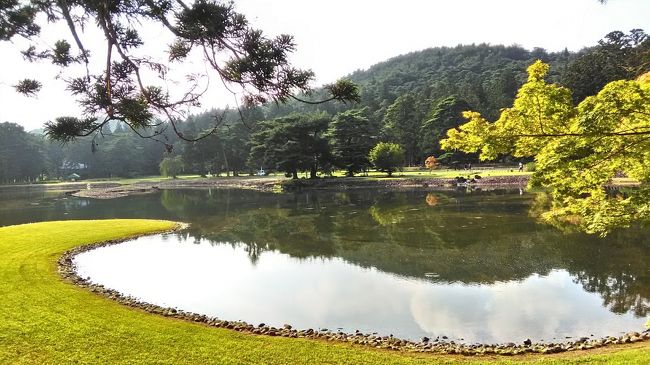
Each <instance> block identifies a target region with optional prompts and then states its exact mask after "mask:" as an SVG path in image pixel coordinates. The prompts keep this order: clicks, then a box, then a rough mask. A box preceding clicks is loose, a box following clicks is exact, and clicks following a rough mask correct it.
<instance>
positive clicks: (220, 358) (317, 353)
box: [0, 220, 650, 365]
mask: <svg viewBox="0 0 650 365" xmlns="http://www.w3.org/2000/svg"><path fill="white" fill-rule="evenodd" d="M173 226H174V223H171V222H164V221H150V220H105V221H66V222H46V223H36V224H27V225H20V226H10V227H1V228H0V252H1V254H0V364H22V363H30V364H47V363H51V364H71V363H97V364H114V363H123V364H139V363H160V364H180V363H187V364H209V363H212V364H315V363H327V364H382V365H384V364H440V363H469V364H479V363H499V364H503V363H521V362H525V363H533V364H564V363H568V364H644V363H646V364H647V363H650V346H648V345H647V344H646V343H641V344H634V345H632V346H627V347H616V348H610V349H601V350H599V351H597V352H583V353H580V354H577V353H568V354H560V355H547V356H543V355H537V356H530V357H515V358H465V357H452V356H417V355H405V354H400V353H394V352H387V351H378V350H372V349H367V348H360V347H353V346H350V345H346V344H333V343H326V342H322V341H311V340H304V339H288V338H276V337H265V336H254V335H248V334H243V333H239V332H234V331H230V330H226V329H218V328H210V327H206V326H203V325H198V324H194V323H188V322H183V321H179V320H175V319H169V318H165V317H161V316H156V315H152V314H149V313H146V312H142V311H139V310H135V309H131V308H128V307H125V306H122V305H120V304H118V303H116V302H113V301H111V300H108V299H105V298H103V297H100V296H98V295H95V294H93V293H92V292H89V291H87V290H85V289H81V288H78V287H75V286H73V285H71V284H69V283H67V282H65V281H63V280H62V279H61V278H60V277H59V275H58V273H57V267H56V261H57V259H58V257H59V256H60V255H61V253H62V252H64V251H66V250H68V249H70V248H72V247H75V246H78V245H82V244H85V243H91V242H99V241H104V240H108V239H116V238H124V237H130V236H134V235H138V234H143V233H148V232H157V231H162V230H168V229H171V228H172V227H173ZM219 279H220V278H215V280H219ZM223 280H232V279H231V278H230V279H229V278H223Z"/></svg>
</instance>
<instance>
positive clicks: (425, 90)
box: [0, 30, 650, 183]
mask: <svg viewBox="0 0 650 365" xmlns="http://www.w3.org/2000/svg"><path fill="white" fill-rule="evenodd" d="M649 54H650V39H648V36H647V35H646V34H645V33H644V32H643V31H641V30H633V31H631V32H629V33H622V32H612V33H610V34H608V35H607V36H606V37H605V38H604V39H603V40H601V41H600V42H599V44H597V45H595V46H593V47H590V48H585V49H583V50H581V51H579V52H569V51H567V50H565V51H563V52H547V51H545V50H544V49H541V48H535V49H533V50H526V49H524V48H522V47H519V46H516V45H513V46H501V45H488V44H479V45H460V46H457V47H437V48H431V49H426V50H423V51H418V52H413V53H409V54H405V55H401V56H398V57H395V58H392V59H389V60H387V61H385V62H382V63H379V64H376V65H374V66H372V67H370V68H369V69H367V70H359V71H356V72H354V73H352V74H351V75H349V76H348V77H347V79H349V80H351V81H353V82H354V83H356V84H357V85H358V86H359V89H360V92H361V102H360V103H356V104H349V103H348V104H344V103H337V102H330V103H326V104H320V105H311V104H308V103H301V102H299V101H291V102H288V103H286V104H275V103H273V104H267V105H264V106H261V107H254V108H248V109H242V110H237V109H234V110H233V109H228V110H216V109H215V110H209V111H206V112H205V113H202V114H198V115H191V116H189V117H188V118H187V119H186V120H185V121H184V122H183V123H182V124H181V128H182V135H184V136H186V137H190V138H191V137H192V136H199V135H202V134H203V133H204V132H205V131H206V130H208V129H210V128H213V126H214V124H215V121H216V122H217V123H218V130H217V132H216V133H214V134H212V135H210V136H209V137H207V138H205V139H202V140H200V141H196V142H186V141H181V140H179V138H178V136H176V135H175V134H173V133H169V134H161V135H159V136H157V139H158V140H157V141H154V140H151V139H143V138H140V137H138V136H137V135H136V134H134V133H132V131H131V130H130V129H128V128H127V127H126V125H123V124H119V123H115V124H112V125H111V126H110V127H109V128H106V129H104V133H102V134H101V135H99V136H95V137H93V138H91V137H87V138H80V139H78V140H76V141H75V142H74V143H68V144H66V145H60V144H58V143H56V142H50V141H48V140H47V138H45V136H43V135H42V132H39V131H33V132H31V133H27V132H26V131H24V130H23V129H22V127H20V126H19V125H17V124H14V123H9V122H7V123H2V124H0V182H1V183H15V182H29V181H35V180H38V179H60V178H65V177H66V176H69V175H71V174H78V175H80V176H81V177H83V178H90V177H134V176H143V175H153V174H158V173H159V172H160V171H161V166H165V168H164V169H163V170H165V171H164V172H165V173H167V174H169V175H176V174H177V173H181V172H184V173H193V174H201V175H208V174H227V175H230V174H234V175H238V174H252V173H255V172H256V171H257V170H260V169H264V170H266V171H281V172H284V173H286V174H287V176H293V177H297V176H298V175H297V173H298V172H300V171H306V172H309V173H310V176H311V177H316V176H317V175H318V173H328V172H330V171H332V170H333V169H337V168H338V169H344V170H346V171H347V172H348V174H354V173H358V172H361V171H364V170H366V169H368V168H370V167H371V166H370V162H369V161H368V152H369V151H370V149H371V148H372V147H373V146H374V145H376V144H377V143H378V142H392V143H396V144H399V145H400V146H401V148H403V149H404V152H405V161H404V164H406V165H410V166H419V165H422V164H423V162H424V159H425V158H426V157H427V156H431V155H433V156H436V158H438V159H439V160H440V162H441V163H443V164H448V165H453V164H458V163H466V162H474V161H476V158H477V157H476V156H475V155H471V154H462V153H449V152H447V153H445V152H444V151H442V150H441V149H440V146H439V141H440V139H442V138H443V137H444V136H445V134H446V131H447V130H448V129H450V128H454V127H456V126H458V125H460V124H462V123H463V122H464V119H463V118H462V116H461V112H462V111H464V110H474V111H478V112H480V113H481V114H482V115H484V116H486V117H488V118H489V119H494V118H496V117H497V116H498V115H499V112H500V110H501V109H502V108H505V107H508V106H510V105H511V104H512V101H513V99H514V98H515V95H516V93H517V90H518V89H519V87H520V86H521V85H522V84H523V83H524V81H525V80H526V68H527V67H528V66H529V65H530V64H532V63H533V62H534V61H535V60H538V59H539V60H542V61H544V62H545V63H548V64H549V65H550V72H549V81H551V82H556V83H559V84H562V85H565V86H567V87H568V88H569V89H571V90H572V92H573V97H574V101H575V102H579V101H581V100H582V99H584V98H585V97H587V96H589V95H593V94H595V93H596V92H597V91H598V90H600V89H601V88H602V87H603V86H604V85H605V84H606V83H608V82H610V81H613V80H618V79H630V78H634V77H636V76H637V75H639V74H641V73H643V72H647V71H648V67H650V66H649V65H648V59H649V58H650V56H649ZM319 93H320V92H319V91H317V92H316V93H315V94H316V95H311V96H312V97H318V96H322V95H318V94H319ZM322 94H323V95H325V91H324V90H323V91H322ZM503 159H506V160H508V159H511V158H510V157H509V156H504V157H503ZM164 160H166V161H164ZM172 160H173V161H174V162H175V163H174V164H171V163H170V162H171V161H172ZM161 163H162V164H161ZM171 166H174V168H173V169H172V168H168V167H171ZM168 170H169V171H168ZM172 170H174V171H172Z"/></svg>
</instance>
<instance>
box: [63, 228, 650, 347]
mask: <svg viewBox="0 0 650 365" xmlns="http://www.w3.org/2000/svg"><path fill="white" fill-rule="evenodd" d="M182 227H183V226H181V225H179V226H178V227H177V228H175V229H174V230H172V231H176V230H179V229H181V228H182ZM147 235H148V234H147ZM142 236H145V235H140V236H133V237H128V238H126V239H119V240H109V241H104V242H98V243H94V244H89V245H83V246H78V247H75V248H73V249H71V250H68V251H66V252H64V253H63V255H62V256H61V257H60V258H59V260H58V270H59V273H60V274H61V276H62V277H63V278H64V279H66V280H67V281H69V282H71V283H73V284H75V285H77V286H80V287H82V288H86V289H87V290H90V291H91V292H93V293H96V294H99V295H101V296H104V297H106V298H108V299H111V300H114V301H117V302H118V303H120V304H123V305H126V306H128V307H132V308H137V309H141V310H144V311H147V312H149V313H153V314H157V315H162V316H165V317H172V318H176V319H181V320H186V321H189V322H195V323H202V324H204V325H207V326H210V327H218V328H226V329H231V330H235V331H239V332H244V333H250V334H257V335H265V336H280V337H288V338H306V339H316V340H325V341H336V342H345V343H351V344H355V345H361V346H365V347H373V348H378V349H386V350H394V351H404V352H413V353H431V354H458V355H465V356H476V355H502V356H513V355H521V354H531V353H539V354H555V353H561V352H567V351H580V350H589V349H594V348H600V347H604V346H613V345H618V344H627V343H635V342H641V341H647V340H650V329H646V330H645V331H643V332H641V333H639V332H629V333H626V334H625V335H623V336H618V337H614V336H607V337H604V338H589V337H581V338H579V339H577V340H574V341H568V342H560V343H533V342H531V341H530V340H525V341H524V342H523V343H522V344H515V343H512V342H511V343H505V344H467V343H457V342H454V341H448V339H447V338H446V337H444V336H443V337H442V338H439V337H438V338H435V339H430V338H428V337H423V338H422V339H421V340H420V341H419V342H415V341H411V340H404V339H399V338H396V337H393V335H390V336H378V335H375V334H364V333H361V332H360V331H358V330H357V331H356V332H355V333H345V332H341V331H337V332H333V331H330V330H327V329H320V330H314V329H311V328H310V329H306V330H297V329H294V328H293V327H292V326H291V325H289V324H285V325H284V326H283V327H281V328H276V327H272V326H268V325H266V324H264V323H260V324H259V325H257V326H255V325H252V324H249V323H246V322H243V321H228V320H222V319H219V318H216V317H210V316H207V315H204V314H198V313H192V312H186V311H183V310H178V309H176V308H165V307H161V306H158V305H155V304H150V303H146V302H143V301H140V300H139V299H137V298H135V297H132V296H128V295H124V294H122V293H120V292H118V291H116V290H113V289H109V288H106V287H104V286H103V285H100V284H94V283H92V282H90V281H89V280H88V279H84V278H82V277H80V276H79V275H78V274H77V270H76V266H75V264H74V261H73V259H74V257H75V256H76V255H78V254H81V253H83V252H87V251H90V250H93V249H96V248H99V247H105V246H110V245H116V244H119V243H122V242H125V241H128V240H132V239H134V238H137V237H142Z"/></svg>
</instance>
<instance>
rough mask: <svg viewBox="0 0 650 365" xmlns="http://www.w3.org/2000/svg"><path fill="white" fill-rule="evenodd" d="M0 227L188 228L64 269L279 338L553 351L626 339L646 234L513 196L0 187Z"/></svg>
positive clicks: (643, 301) (639, 288)
mask: <svg viewBox="0 0 650 365" xmlns="http://www.w3.org/2000/svg"><path fill="white" fill-rule="evenodd" d="M0 199H2V203H3V204H2V206H1V207H0V225H7V224H16V223H23V222H27V221H41V220H55V219H95V218H164V219H172V220H179V221H183V222H187V223H190V224H191V226H190V227H189V228H188V229H186V230H184V231H182V232H178V233H173V234H165V235H154V236H149V237H142V238H139V239H136V240H132V241H129V242H126V243H122V244H119V245H114V246H107V247H103V248H99V249H95V250H92V251H89V252H86V253H83V254H81V255H79V256H77V258H76V264H77V265H78V270H79V274H80V276H82V277H89V278H90V279H91V280H92V281H93V282H95V283H99V284H103V285H105V286H106V287H109V288H112V289H116V290H118V291H120V292H123V293H125V294H128V295H132V296H135V297H137V298H139V299H141V300H143V301H146V302H149V303H152V304H157V305H161V306H165V307H176V308H178V309H182V310H185V311H191V312H197V313H202V314H207V315H211V316H215V317H219V318H221V319H226V320H243V321H246V322H249V323H252V324H258V323H266V324H268V325H272V326H276V327H282V325H283V324H291V325H292V326H294V327H295V328H299V329H300V328H302V329H306V328H313V329H322V328H327V329H330V330H343V331H344V332H354V331H355V330H360V331H362V332H364V333H373V332H377V333H379V334H381V335H388V334H393V335H395V336H397V337H401V338H406V339H413V340H417V339H418V338H420V337H422V336H428V337H431V338H435V337H438V336H439V337H442V336H446V337H448V338H449V340H455V341H462V342H468V343H473V342H486V343H495V342H498V343H502V342H511V341H512V342H521V341H523V340H524V339H527V338H530V339H532V340H534V341H558V340H564V339H565V338H569V337H571V338H575V337H582V336H587V337H589V336H591V335H593V336H595V337H602V336H606V335H619V334H620V333H621V332H626V331H630V330H639V329H642V328H643V325H644V323H645V321H646V320H647V315H648V308H649V307H650V272H649V270H648V266H647V262H648V261H649V259H650V234H649V232H650V231H649V230H648V227H636V228H632V229H628V230H621V231H619V232H614V233H613V234H611V235H610V236H608V237H606V238H599V237H593V236H587V235H583V234H577V233H564V232H561V231H559V230H557V229H555V228H552V227H548V226H544V225H540V224H538V223H537V222H536V221H535V219H534V218H532V217H531V214H532V213H531V212H534V210H535V206H536V204H537V202H538V201H539V200H540V199H538V196H536V195H535V194H529V193H521V192H519V191H518V190H517V191H471V192H468V191H444V192H443V191H440V192H426V191H404V192H387V191H366V190H358V191H357V190H354V191H348V192H309V193H297V194H268V193H259V192H253V191H240V190H163V191H161V192H159V193H156V194H152V195H145V196H133V197H128V198H121V199H114V200H106V201H100V200H89V199H80V198H71V197H66V196H64V195H61V194H60V193H52V192H48V193H25V192H20V193H18V192H6V191H5V192H2V191H0Z"/></svg>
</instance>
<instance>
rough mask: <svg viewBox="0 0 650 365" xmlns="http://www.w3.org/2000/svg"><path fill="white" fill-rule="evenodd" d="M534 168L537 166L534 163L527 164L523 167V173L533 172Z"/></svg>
mask: <svg viewBox="0 0 650 365" xmlns="http://www.w3.org/2000/svg"><path fill="white" fill-rule="evenodd" d="M536 168H537V165H536V164H535V162H528V163H527V164H525V165H524V171H530V172H534V171H535V169H536Z"/></svg>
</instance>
